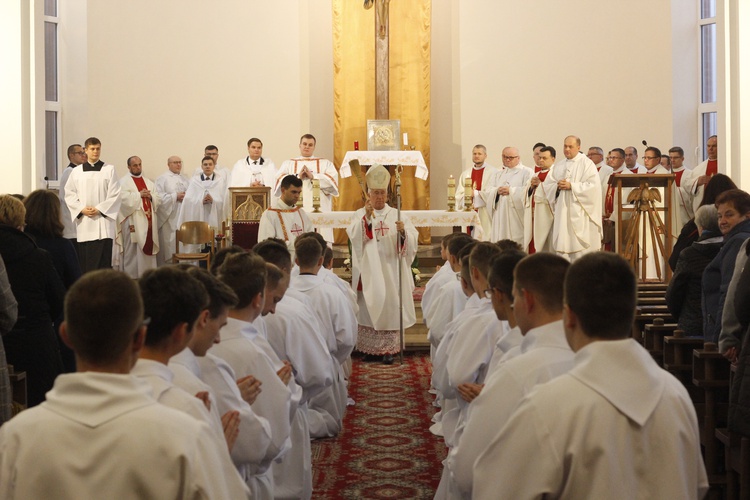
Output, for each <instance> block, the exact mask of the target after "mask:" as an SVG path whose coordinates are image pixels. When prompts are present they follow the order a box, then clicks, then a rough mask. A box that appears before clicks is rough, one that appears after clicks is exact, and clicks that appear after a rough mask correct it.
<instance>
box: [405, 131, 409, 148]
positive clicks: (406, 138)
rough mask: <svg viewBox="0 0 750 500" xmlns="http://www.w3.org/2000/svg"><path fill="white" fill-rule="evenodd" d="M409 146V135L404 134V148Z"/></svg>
mask: <svg viewBox="0 0 750 500" xmlns="http://www.w3.org/2000/svg"><path fill="white" fill-rule="evenodd" d="M408 145H409V134H408V133H406V132H404V147H406V146H408Z"/></svg>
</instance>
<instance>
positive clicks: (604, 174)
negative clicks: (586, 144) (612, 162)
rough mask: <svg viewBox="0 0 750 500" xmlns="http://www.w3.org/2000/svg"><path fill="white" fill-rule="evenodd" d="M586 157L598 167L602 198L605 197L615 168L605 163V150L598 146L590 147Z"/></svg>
mask: <svg viewBox="0 0 750 500" xmlns="http://www.w3.org/2000/svg"><path fill="white" fill-rule="evenodd" d="M586 156H587V157H588V159H589V160H591V161H592V162H594V165H596V171H597V172H598V173H599V180H600V181H601V183H602V196H604V193H605V192H606V190H607V181H609V176H610V175H612V170H613V168H612V167H610V166H609V165H607V164H606V163H605V162H604V150H603V149H602V148H600V147H598V146H592V147H590V148H589V152H588V153H587V154H586Z"/></svg>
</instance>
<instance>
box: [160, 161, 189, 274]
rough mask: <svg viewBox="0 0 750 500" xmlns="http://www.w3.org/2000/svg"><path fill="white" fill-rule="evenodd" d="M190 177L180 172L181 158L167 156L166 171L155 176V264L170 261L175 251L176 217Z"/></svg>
mask: <svg viewBox="0 0 750 500" xmlns="http://www.w3.org/2000/svg"><path fill="white" fill-rule="evenodd" d="M189 183H190V179H188V178H187V176H185V175H183V174H182V158H180V157H179V156H170V157H169V158H167V171H166V172H165V173H163V174H161V175H160V176H159V177H157V178H156V183H155V188H156V192H157V193H158V194H159V197H160V198H161V202H162V203H161V208H160V210H159V212H158V215H159V217H158V219H159V220H158V223H157V224H158V226H159V250H160V252H159V253H157V254H156V264H157V266H162V265H164V264H165V263H167V262H171V261H172V256H173V255H174V251H175V234H176V231H177V229H179V228H178V226H177V217H178V216H179V215H180V208H181V207H182V200H183V199H184V198H185V192H186V191H187V188H188V185H189Z"/></svg>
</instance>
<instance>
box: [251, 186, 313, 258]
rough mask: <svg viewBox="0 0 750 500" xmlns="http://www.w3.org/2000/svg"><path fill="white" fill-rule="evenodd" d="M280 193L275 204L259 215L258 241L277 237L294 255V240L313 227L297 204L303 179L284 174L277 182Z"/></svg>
mask: <svg viewBox="0 0 750 500" xmlns="http://www.w3.org/2000/svg"><path fill="white" fill-rule="evenodd" d="M279 188H280V190H281V195H280V196H279V199H278V201H277V202H276V205H274V206H272V207H269V208H268V210H266V211H265V212H263V215H262V216H261V217H260V225H259V226H258V241H259V242H261V241H263V240H266V239H268V238H279V239H282V240H284V241H285V242H286V245H287V248H289V252H290V253H291V254H292V256H294V240H296V239H297V237H298V236H299V235H301V234H302V233H306V232H309V231H312V230H313V229H314V227H313V225H312V222H310V218H309V217H308V216H307V213H306V212H305V209H304V208H302V207H298V206H297V201H298V200H299V197H300V193H302V188H303V181H302V179H300V178H299V177H297V176H295V175H287V176H285V177H284V178H283V179H282V180H281V182H280V183H279Z"/></svg>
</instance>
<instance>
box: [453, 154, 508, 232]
mask: <svg viewBox="0 0 750 500" xmlns="http://www.w3.org/2000/svg"><path fill="white" fill-rule="evenodd" d="M486 159H487V148H486V147H484V146H483V145H482V144H477V145H476V146H474V149H472V150H471V161H472V163H473V166H472V167H471V168H470V169H467V170H464V171H463V172H461V175H460V176H459V177H458V185H457V186H456V207H457V209H458V210H472V209H473V210H475V211H476V212H477V214H478V215H479V221H480V223H481V225H482V232H481V235H480V234H479V233H478V232H477V231H476V230H474V231H472V234H471V235H472V236H474V237H475V238H478V237H479V236H481V237H482V238H480V239H488V237H489V235H490V232H491V231H492V213H491V208H490V207H492V202H493V201H494V199H495V198H494V196H495V195H494V194H492V193H489V192H487V191H483V189H484V188H485V187H487V186H495V185H497V182H496V180H495V177H496V176H497V175H499V174H500V170H498V169H497V168H496V167H493V166H492V165H490V164H489V163H486V162H485V160H486ZM467 178H469V179H471V186H472V191H473V195H472V197H471V199H472V203H471V206H468V207H467V206H465V205H464V199H465V195H466V179H467Z"/></svg>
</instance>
